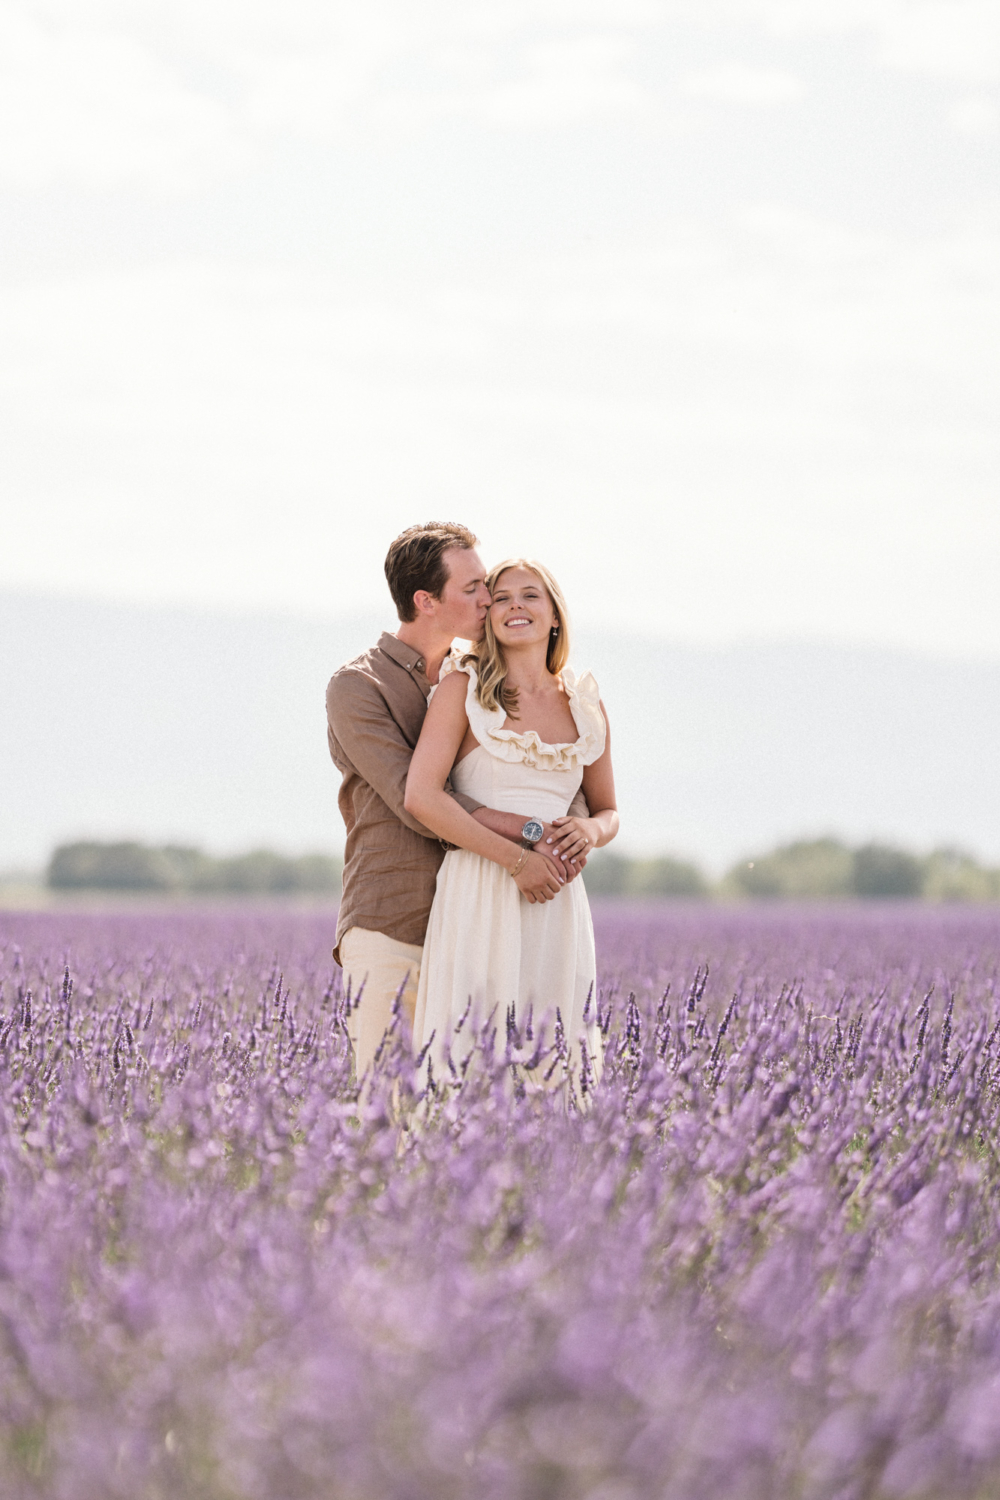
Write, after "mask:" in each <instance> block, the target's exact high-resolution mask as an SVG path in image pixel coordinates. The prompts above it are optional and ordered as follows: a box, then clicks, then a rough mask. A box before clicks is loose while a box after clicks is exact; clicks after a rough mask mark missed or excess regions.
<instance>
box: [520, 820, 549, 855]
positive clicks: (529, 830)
mask: <svg viewBox="0 0 1000 1500" xmlns="http://www.w3.org/2000/svg"><path fill="white" fill-rule="evenodd" d="M544 832H545V829H544V828H543V827H542V825H541V823H539V821H538V819H537V818H529V819H528V821H527V823H525V825H524V827H523V828H522V829H521V843H522V844H523V845H524V847H525V848H526V849H531V848H533V847H534V845H535V844H537V843H538V840H539V839H540V838H541V836H542V834H543V833H544Z"/></svg>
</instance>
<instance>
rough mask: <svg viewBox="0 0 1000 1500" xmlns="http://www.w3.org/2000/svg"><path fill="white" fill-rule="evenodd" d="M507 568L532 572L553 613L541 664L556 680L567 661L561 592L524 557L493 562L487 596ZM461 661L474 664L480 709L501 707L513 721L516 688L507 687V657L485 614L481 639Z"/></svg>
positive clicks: (537, 565)
mask: <svg viewBox="0 0 1000 1500" xmlns="http://www.w3.org/2000/svg"><path fill="white" fill-rule="evenodd" d="M511 568H524V569H525V570H526V571H527V572H529V573H534V575H535V577H536V578H537V579H538V581H539V583H541V585H542V587H543V588H544V589H545V592H546V593H547V594H548V596H549V600H550V602H551V604H552V608H553V609H554V611H555V616H556V627H557V628H556V631H555V633H554V634H553V635H550V636H549V645H548V650H547V651H546V653H545V665H546V667H547V668H548V670H549V671H550V672H551V673H552V674H553V675H554V676H556V677H558V675H559V673H560V672H561V671H562V669H563V667H564V666H565V665H566V663H567V662H568V661H569V614H568V612H567V609H566V600H565V599H564V598H563V592H562V589H561V588H560V587H559V585H558V583H556V581H555V579H554V578H553V576H552V574H551V573H550V572H549V570H548V568H546V567H545V566H544V565H543V564H542V563H539V562H532V560H531V559H530V558H528V557H509V558H508V559H507V561H506V562H502V563H497V565H496V567H495V568H491V569H490V571H489V572H488V573H487V575H486V587H487V588H488V589H489V591H490V593H491V594H492V592H493V590H494V589H495V588H496V585H497V582H498V580H499V578H500V576H501V574H503V573H508V572H509V571H510V569H511ZM465 660H466V661H474V662H475V663H476V667H477V674H476V675H477V676H478V679H479V681H478V683H477V685H476V697H477V698H478V699H479V701H480V703H481V704H482V706H483V707H484V708H485V709H489V710H493V709H497V708H502V709H503V710H504V712H505V713H506V714H508V715H509V717H510V718H512V719H516V718H517V688H515V687H508V686H507V658H506V656H505V655H504V649H503V647H502V646H501V644H500V642H499V641H498V640H497V638H496V636H495V635H494V634H493V624H492V622H491V620H490V616H489V613H488V612H487V615H486V632H485V634H484V636H483V639H482V640H481V641H480V643H479V645H478V646H476V647H475V649H474V650H473V651H471V652H470V653H469V654H468V656H466V658H465Z"/></svg>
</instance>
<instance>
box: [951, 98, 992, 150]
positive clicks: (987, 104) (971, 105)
mask: <svg viewBox="0 0 1000 1500" xmlns="http://www.w3.org/2000/svg"><path fill="white" fill-rule="evenodd" d="M948 119H949V123H950V125H951V128H952V129H953V130H955V131H957V132H958V134H959V135H964V136H969V137H970V138H972V139H974V140H983V139H986V138H988V137H990V136H994V135H996V134H997V131H998V130H1000V108H998V106H997V105H996V104H995V103H994V101H993V100H992V99H987V98H985V97H984V96H983V95H976V96H974V97H972V98H971V99H962V100H961V101H960V102H959V103H958V104H955V105H953V106H952V108H951V111H950V113H949V116H948Z"/></svg>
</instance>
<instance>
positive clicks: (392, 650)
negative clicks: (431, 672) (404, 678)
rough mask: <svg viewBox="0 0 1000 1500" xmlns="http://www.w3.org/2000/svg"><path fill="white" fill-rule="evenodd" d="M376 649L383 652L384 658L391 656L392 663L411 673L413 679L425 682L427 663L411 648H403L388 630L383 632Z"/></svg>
mask: <svg viewBox="0 0 1000 1500" xmlns="http://www.w3.org/2000/svg"><path fill="white" fill-rule="evenodd" d="M378 649H379V650H380V651H384V652H385V654H386V656H391V657H392V659H393V661H394V662H397V663H398V665H399V666H401V667H404V668H405V669H406V671H407V672H411V673H412V674H413V675H414V676H415V677H418V678H420V679H421V680H422V681H423V682H427V663H426V662H425V661H424V659H423V657H422V656H421V655H420V654H419V652H417V651H414V649H413V647H412V646H405V645H404V644H403V642H402V641H400V640H397V638H396V637H395V636H394V635H393V634H392V632H391V631H389V630H383V632H382V635H381V637H380V639H379V643H378Z"/></svg>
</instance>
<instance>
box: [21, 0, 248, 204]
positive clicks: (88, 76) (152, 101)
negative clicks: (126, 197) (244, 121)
mask: <svg viewBox="0 0 1000 1500" xmlns="http://www.w3.org/2000/svg"><path fill="white" fill-rule="evenodd" d="M0 58H2V61H0V176H2V177H5V178H6V179H7V180H8V181H12V182H15V183H18V184H22V185H29V186H35V185H39V184H41V183H44V182H46V181H48V180H53V179H54V180H57V181H59V180H62V181H67V180H69V181H76V182H82V183H84V184H86V185H88V186H96V187H104V186H107V185H108V184H110V183H114V182H120V181H129V180H139V181H144V182H149V183H153V184H155V185H157V186H162V187H167V188H177V187H183V186H186V185H188V184H190V183H191V182H192V181H193V180H196V179H198V178H200V177H202V176H203V175H204V174H205V173H206V172H207V173H209V174H211V173H213V172H215V171H218V170H222V169H226V168H231V167H233V166H235V165H237V164H239V163H240V162H241V160H242V159H243V153H242V152H241V149H240V146H239V143H238V140H237V138H236V135H235V133H234V131H233V129H232V124H231V120H230V118H229V115H228V113H227V111H226V109H225V108H224V107H223V106H222V105H221V104H220V103H219V102H218V101H217V100H216V99H213V98H212V97H211V96H210V95H208V94H206V93H204V92H199V91H197V90H196V89H193V88H191V87H189V86H186V85H185V84H184V82H183V81H182V80H181V79H180V78H179V77H178V75H177V73H176V72H175V71H171V69H170V68H169V67H167V66H166V65H165V64H164V62H163V61H162V60H161V59H160V58H158V57H157V56H155V55H154V54H153V53H152V52H151V51H150V50H149V49H148V48H146V47H145V46H143V45H142V44H141V43H140V42H138V41H137V40H135V39H134V38H133V37H129V36H126V35H124V34H119V33H114V32H101V31H94V30H87V29H85V28H82V27H77V26H74V25H65V26H57V27H50V26H47V25H44V24H43V23H42V22H41V21H39V20H38V19H37V17H34V16H32V15H31V14H30V13H29V11H28V9H27V7H11V8H10V9H8V10H7V11H6V12H5V13H4V14H3V15H2V17H0Z"/></svg>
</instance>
